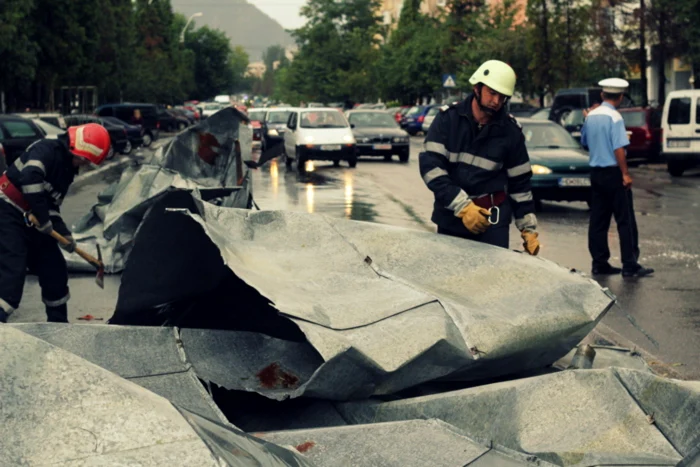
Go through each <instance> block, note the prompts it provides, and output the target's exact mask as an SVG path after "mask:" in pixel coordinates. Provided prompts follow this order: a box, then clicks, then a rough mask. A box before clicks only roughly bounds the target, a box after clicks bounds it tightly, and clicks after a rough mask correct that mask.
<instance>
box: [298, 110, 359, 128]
mask: <svg viewBox="0 0 700 467" xmlns="http://www.w3.org/2000/svg"><path fill="white" fill-rule="evenodd" d="M347 126H348V123H347V121H346V120H345V117H343V114H341V113H340V112H338V111H337V110H320V111H317V112H304V113H302V114H301V127H302V128H347Z"/></svg>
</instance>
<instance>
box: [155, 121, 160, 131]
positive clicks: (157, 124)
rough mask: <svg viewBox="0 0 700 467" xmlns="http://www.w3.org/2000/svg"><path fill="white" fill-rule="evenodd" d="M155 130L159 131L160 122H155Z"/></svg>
mask: <svg viewBox="0 0 700 467" xmlns="http://www.w3.org/2000/svg"><path fill="white" fill-rule="evenodd" d="M156 129H157V130H160V122H156Z"/></svg>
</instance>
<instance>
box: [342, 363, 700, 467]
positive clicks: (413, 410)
mask: <svg viewBox="0 0 700 467" xmlns="http://www.w3.org/2000/svg"><path fill="white" fill-rule="evenodd" d="M337 408H338V410H339V411H340V413H341V414H342V415H343V417H344V418H345V419H346V420H348V421H349V422H351V423H358V424H367V423H379V422H388V421H397V420H411V419H415V418H424V419H430V418H435V419H440V420H443V421H444V422H446V423H449V424H451V425H454V426H456V427H457V428H459V429H461V430H463V431H464V432H465V433H467V434H468V435H469V436H474V437H476V438H478V439H487V440H491V441H493V442H494V443H496V444H498V445H502V446H505V447H507V448H509V449H512V450H514V451H517V452H522V453H529V454H531V455H535V456H537V457H538V458H540V459H543V460H545V461H548V462H552V463H554V464H556V465H562V466H590V465H669V466H671V465H673V466H675V465H678V463H679V462H681V461H682V459H683V458H684V457H686V458H687V457H689V456H692V455H693V452H694V450H695V449H697V448H698V447H699V446H700V424H699V423H698V420H700V382H687V381H677V380H670V379H664V378H661V377H657V376H654V375H652V374H650V373H647V372H642V371H636V370H627V369H617V368H610V369H606V370H570V371H563V372H559V373H554V374H550V375H545V376H539V377H535V378H528V379H521V380H515V381H508V382H503V383H497V384H490V385H486V386H479V387H475V388H470V389H465V390H461V391H454V392H448V393H444V394H437V395H431V396H425V397H418V398H414V399H404V400H399V401H392V402H385V403H381V402H367V401H365V402H348V403H342V404H337Z"/></svg>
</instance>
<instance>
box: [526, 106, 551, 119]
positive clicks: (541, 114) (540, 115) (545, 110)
mask: <svg viewBox="0 0 700 467" xmlns="http://www.w3.org/2000/svg"><path fill="white" fill-rule="evenodd" d="M551 111H552V108H551V107H542V108H541V109H537V110H536V111H535V113H533V114H532V115H530V117H529V118H531V119H533V120H549V113H550V112H551Z"/></svg>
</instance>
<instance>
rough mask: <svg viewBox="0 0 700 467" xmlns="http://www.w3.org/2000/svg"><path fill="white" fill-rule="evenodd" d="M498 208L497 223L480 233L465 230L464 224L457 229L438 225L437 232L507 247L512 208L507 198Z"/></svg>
mask: <svg viewBox="0 0 700 467" xmlns="http://www.w3.org/2000/svg"><path fill="white" fill-rule="evenodd" d="M498 208H499V209H500V211H501V212H500V216H499V219H498V223H497V224H496V225H492V226H491V227H489V228H488V229H486V232H484V233H482V234H473V233H471V232H470V231H469V230H467V228H466V227H464V225H461V227H462V229H460V230H459V231H455V230H453V229H449V230H448V229H446V228H444V227H440V226H439V225H438V228H437V232H438V233H439V234H443V235H450V236H452V237H459V238H465V239H467V240H474V241H475V242H481V243H486V244H488V245H494V246H500V247H501V248H508V242H509V241H510V234H509V232H510V221H511V218H512V217H513V209H512V207H511V205H510V203H509V202H508V200H506V201H504V202H503V203H501V205H500V206H498Z"/></svg>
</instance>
